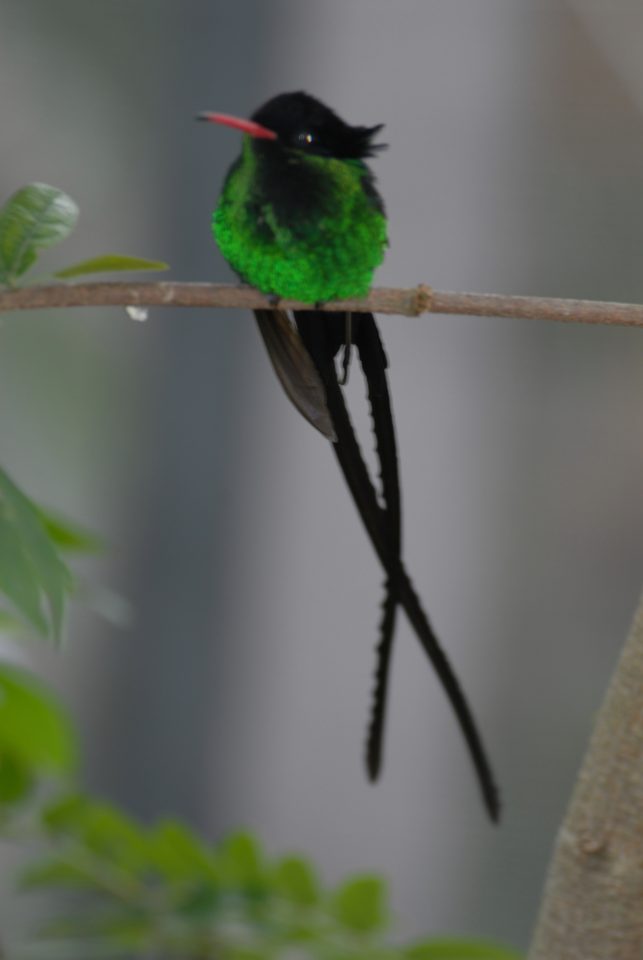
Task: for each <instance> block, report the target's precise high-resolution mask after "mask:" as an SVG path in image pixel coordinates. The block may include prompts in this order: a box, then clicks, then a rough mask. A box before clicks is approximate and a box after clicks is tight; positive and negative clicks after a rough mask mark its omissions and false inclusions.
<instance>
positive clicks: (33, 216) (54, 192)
mask: <svg viewBox="0 0 643 960" xmlns="http://www.w3.org/2000/svg"><path fill="white" fill-rule="evenodd" d="M77 220H78V207H77V206H76V204H75V203H74V201H73V200H72V199H71V197H68V196H67V194H66V193H63V192H62V190H58V189H57V188H56V187H50V186H48V185H47V184H46V183H31V184H29V186H26V187H23V188H22V189H21V190H18V191H17V193H14V194H13V196H12V197H10V198H9V200H7V202H6V203H5V205H4V207H2V209H1V210H0V282H3V283H13V282H14V281H15V280H16V279H17V278H18V277H20V276H22V274H23V273H25V272H26V271H27V270H28V269H29V267H30V266H32V264H33V263H34V262H35V261H36V258H37V256H38V251H39V250H42V249H44V248H45V247H49V246H51V245H52V244H54V243H58V241H59V240H63V239H64V238H65V237H66V236H68V235H69V234H70V233H71V231H72V230H73V229H74V227H75V225H76V221H77Z"/></svg>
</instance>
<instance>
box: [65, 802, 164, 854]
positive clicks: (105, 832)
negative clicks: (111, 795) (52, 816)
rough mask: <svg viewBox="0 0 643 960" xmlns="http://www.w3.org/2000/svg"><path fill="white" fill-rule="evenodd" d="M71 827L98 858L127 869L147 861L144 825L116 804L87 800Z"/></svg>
mask: <svg viewBox="0 0 643 960" xmlns="http://www.w3.org/2000/svg"><path fill="white" fill-rule="evenodd" d="M74 827H75V828H78V830H79V835H80V838H81V839H82V842H83V844H84V845H85V846H86V847H87V849H88V850H91V852H92V853H93V854H95V855H96V856H98V857H99V858H102V859H104V860H106V861H108V862H109V863H111V864H114V865H116V866H118V867H120V868H123V869H124V870H126V871H129V872H133V871H136V870H139V869H142V868H143V867H144V866H145V865H146V863H147V846H146V838H145V836H144V832H143V829H142V828H141V827H140V826H139V825H138V824H137V823H135V821H134V820H132V819H131V818H130V817H128V816H126V814H124V813H122V812H121V811H120V810H117V809H116V807H112V806H110V805H109V804H108V803H99V802H92V801H89V800H88V801H86V803H85V806H84V810H83V812H82V814H81V816H80V817H79V822H78V823H75V824H74Z"/></svg>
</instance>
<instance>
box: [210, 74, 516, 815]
mask: <svg viewBox="0 0 643 960" xmlns="http://www.w3.org/2000/svg"><path fill="white" fill-rule="evenodd" d="M198 119H200V120H205V121H208V122H212V123H217V124H222V125H224V126H229V127H233V128H235V129H237V130H239V131H241V132H242V133H243V134H244V137H243V141H242V147H241V154H240V155H239V157H238V158H237V159H236V160H235V161H234V163H233V164H232V166H231V167H230V169H229V170H228V173H227V175H226V177H225V181H224V184H223V188H222V191H221V194H220V197H219V201H218V203H217V205H216V208H215V210H214V212H213V214H212V231H213V234H214V238H215V241H216V243H217V245H218V247H219V249H220V250H221V253H222V254H223V256H224V257H225V259H226V260H227V261H228V263H229V264H230V266H231V267H232V269H233V270H234V271H235V272H236V274H237V275H238V276H239V278H240V279H241V280H242V281H243V282H245V283H248V284H250V285H252V286H254V287H256V288H257V289H258V290H260V291H261V292H262V293H264V294H267V295H268V296H269V298H270V301H271V303H272V305H273V306H272V307H271V308H270V309H257V310H255V311H254V314H255V318H256V321H257V325H258V327H259V331H260V334H261V336H262V338H263V341H264V344H265V346H266V348H267V351H268V355H269V357H270V360H271V362H272V365H273V367H274V370H275V372H276V374H277V377H278V378H279V380H280V382H281V384H282V387H283V389H284V391H285V393H286V394H287V396H288V397H289V399H290V400H291V402H292V403H293V404H294V406H295V407H296V408H297V410H298V411H299V412H300V413H301V414H302V415H303V416H304V417H305V418H306V420H308V421H309V423H311V424H312V426H313V427H315V429H316V430H318V431H319V432H320V433H321V434H322V435H323V436H325V437H326V438H327V439H328V440H329V441H330V442H331V445H332V449H333V452H334V454H335V457H336V459H337V461H338V464H339V467H340V469H341V471H342V473H343V475H344V479H345V481H346V483H347V485H348V488H349V491H350V493H351V495H352V498H353V501H354V503H355V506H356V508H357V512H358V514H359V516H360V518H361V520H362V523H363V525H364V527H365V528H366V532H367V534H368V536H369V538H370V540H371V543H372V545H373V548H374V550H375V553H376V555H377V556H378V558H379V560H380V562H381V564H382V567H383V569H384V573H385V578H386V579H385V587H384V599H383V602H382V616H381V622H380V627H379V639H378V644H377V648H376V666H375V679H374V687H373V694H372V705H371V714H370V718H369V724H368V730H367V741H366V756H365V760H366V769H367V774H368V777H369V779H370V780H371V781H374V780H376V779H377V778H378V776H379V773H380V770H381V766H382V758H383V736H384V726H385V718H386V706H387V699H388V687H389V678H390V668H391V655H392V647H393V636H394V631H395V624H396V617H397V611H398V608H400V607H401V608H402V609H403V610H404V612H405V613H406V616H407V618H408V620H409V622H410V623H411V626H412V627H413V629H414V631H415V633H416V635H417V638H418V640H419V642H420V644H421V646H422V648H423V649H424V651H425V653H426V654H427V656H428V658H429V661H430V662H431V664H432V665H433V668H434V669H435V671H436V673H437V675H438V677H439V679H440V681H441V683H442V686H443V688H444V691H445V693H446V696H447V698H448V700H449V701H450V703H451V706H452V708H453V711H454V713H455V716H456V718H457V720H458V723H459V725H460V728H461V731H462V734H463V736H464V740H465V743H466V746H467V748H468V751H469V754H470V757H471V760H472V762H473V766H474V770H475V773H476V775H477V779H478V783H479V786H480V790H481V793H482V798H483V802H484V804H485V807H486V809H487V812H488V814H489V816H490V818H491V819H492V821H494V822H495V821H497V820H498V817H499V811H500V803H499V797H498V791H497V788H496V785H495V782H494V777H493V774H492V771H491V767H490V764H489V761H488V759H487V755H486V752H485V749H484V746H483V743H482V739H481V737H480V734H479V732H478V729H477V726H476V723H475V721H474V718H473V714H472V712H471V709H470V707H469V704H468V702H467V700H466V697H465V695H464V693H463V690H462V688H461V686H460V683H459V681H458V679H457V677H456V675H455V673H454V671H453V669H452V667H451V665H450V663H449V660H448V659H447V657H446V654H445V653H444V650H443V649H442V647H441V645H440V643H439V642H438V639H437V637H436V635H435V633H434V631H433V628H432V626H431V624H430V621H429V619H428V617H427V615H426V614H425V612H424V609H423V607H422V605H421V602H420V599H419V596H418V594H417V592H416V591H415V588H414V586H413V584H412V582H411V580H410V578H409V575H408V573H407V571H406V568H405V566H404V563H403V560H402V537H401V507H400V482H399V473H398V454H397V441H396V434H395V427H394V421H393V414H392V407H391V399H390V393H389V387H388V377H387V368H388V360H387V357H386V353H385V351H384V346H383V343H382V338H381V336H380V333H379V330H378V328H377V324H376V322H375V318H374V316H373V314H372V313H367V312H363V313H362V312H360V313H357V312H355V313H330V312H322V311H321V310H320V309H319V307H320V306H322V305H323V304H324V303H326V302H328V301H331V300H337V299H353V298H359V297H363V296H365V295H366V294H367V293H368V290H369V289H370V286H371V281H372V277H373V273H374V271H375V269H376V268H377V267H378V266H379V265H380V263H381V262H382V260H383V259H384V253H385V249H386V246H387V244H388V240H387V220H386V214H385V209H384V203H383V201H382V198H381V196H380V194H379V192H378V190H377V187H376V184H375V177H374V175H373V173H372V171H371V169H370V167H369V166H368V164H367V162H366V161H367V160H368V159H369V158H370V157H373V156H375V155H376V154H377V152H378V151H379V150H381V149H383V148H384V146H385V145H384V144H380V143H377V142H376V137H377V135H378V134H379V132H380V131H381V130H382V127H383V124H376V125H374V126H370V127H369V126H352V125H351V124H349V123H346V122H345V121H344V120H342V119H341V118H340V117H339V116H338V115H337V114H336V113H335V112H334V111H333V110H331V109H330V108H329V107H327V106H326V105H325V104H323V103H322V102H321V101H319V100H318V99H316V98H315V97H313V96H310V95H309V94H307V93H304V92H302V91H297V92H294V93H283V94H280V95H278V96H275V97H273V98H272V99H270V100H268V101H267V102H266V103H265V104H263V106H261V107H260V108H259V109H258V110H256V111H255V112H254V113H253V114H252V116H251V117H250V119H242V118H240V117H236V116H231V115H230V114H225V113H212V112H204V113H201V114H199V115H198ZM281 300H296V301H299V302H301V303H304V304H306V305H308V304H310V308H307V309H305V310H295V311H293V312H292V315H291V314H289V313H288V312H287V311H286V310H284V309H281V308H280V306H279V304H280V301H281ZM353 348H355V349H356V351H357V354H358V356H359V361H360V365H361V368H362V372H363V375H364V379H365V383H366V390H367V395H368V401H369V406H370V413H371V420H372V426H373V433H374V436H375V450H376V456H377V460H378V467H379V480H380V483H379V490H378V488H377V487H376V485H375V483H374V482H373V480H372V479H371V476H370V473H369V470H368V467H367V465H366V463H365V461H364V458H363V456H362V452H361V449H360V446H359V443H358V440H357V437H356V434H355V431H354V429H353V426H352V423H351V420H350V416H349V413H348V409H347V407H346V402H345V399H344V391H343V390H342V386H343V385H344V383H345V382H346V379H347V377H348V371H349V366H350V360H351V351H352V349H353ZM340 354H341V355H342V362H341V370H338V367H337V364H338V357H339V355H340Z"/></svg>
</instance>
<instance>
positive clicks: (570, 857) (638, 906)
mask: <svg viewBox="0 0 643 960" xmlns="http://www.w3.org/2000/svg"><path fill="white" fill-rule="evenodd" d="M642 811H643V596H642V597H641V600H640V602H639V607H638V610H637V612H636V615H635V618H634V623H633V625H632V628H631V630H630V633H629V636H628V638H627V641H626V643H625V647H624V649H623V651H622V653H621V656H620V659H619V662H618V664H617V666H616V670H615V672H614V675H613V677H612V680H611V682H610V685H609V688H608V690H607V694H606V696H605V700H604V703H603V706H602V707H601V709H600V712H599V715H598V718H597V720H596V725H595V728H594V732H593V734H592V737H591V740H590V744H589V747H588V750H587V755H586V757H585V760H584V762H583V765H582V768H581V771H580V775H579V778H578V780H577V782H576V786H575V788H574V792H573V795H572V799H571V803H570V806H569V810H568V812H567V815H566V817H565V819H564V821H563V825H562V827H561V829H560V832H559V835H558V839H557V842H556V847H555V851H554V856H553V859H552V862H551V865H550V868H549V874H548V877H547V880H546V883H545V892H544V896H543V901H542V905H541V912H540V917H539V920H538V923H537V926H536V932H535V935H534V939H533V943H532V947H531V951H530V953H529V960H640V958H641V956H643V907H642V905H643V817H642Z"/></svg>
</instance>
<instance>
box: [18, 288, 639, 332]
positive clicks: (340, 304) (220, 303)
mask: <svg viewBox="0 0 643 960" xmlns="http://www.w3.org/2000/svg"><path fill="white" fill-rule="evenodd" d="M99 306H148V307H209V308H211V309H213V308H217V307H227V308H233V307H237V308H242V309H266V308H269V307H271V306H274V304H273V302H272V301H271V300H270V299H269V298H268V297H266V296H264V295H263V294H261V293H259V292H258V291H257V290H255V289H253V288H252V287H247V286H243V285H242V286H232V285H230V284H219V283H173V282H167V281H166V282H153V283H150V282H146V283H128V282H122V281H113V282H109V283H105V282H98V283H57V284H48V285H42V286H33V287H21V288H19V289H10V288H4V289H0V312H2V311H5V312H6V311H10V310H42V309H46V308H48V309H51V308H54V307H99ZM280 306H281V307H283V308H284V309H299V310H305V309H310V304H304V303H298V302H296V301H291V300H283V301H280ZM321 309H323V310H325V311H328V312H331V311H347V310H349V311H352V312H360V311H372V312H373V313H390V314H398V315H401V316H410V317H417V316H420V314H424V313H433V314H459V315H461V316H476V317H513V318H516V319H518V318H522V319H529V320H554V321H558V322H563V323H594V324H604V325H615V326H626V327H641V326H643V304H635V303H609V302H601V301H599V300H562V299H558V298H554V297H517V296H511V295H504V294H493V293H449V292H445V291H439V290H433V289H432V288H431V287H429V286H427V285H426V284H420V285H419V286H417V287H410V288H409V289H405V290H403V289H395V288H391V287H375V288H373V289H372V290H371V291H370V293H369V294H368V296H367V297H364V298H363V299H361V300H333V301H332V302H329V303H327V304H324V305H323V306H322V307H321Z"/></svg>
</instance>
